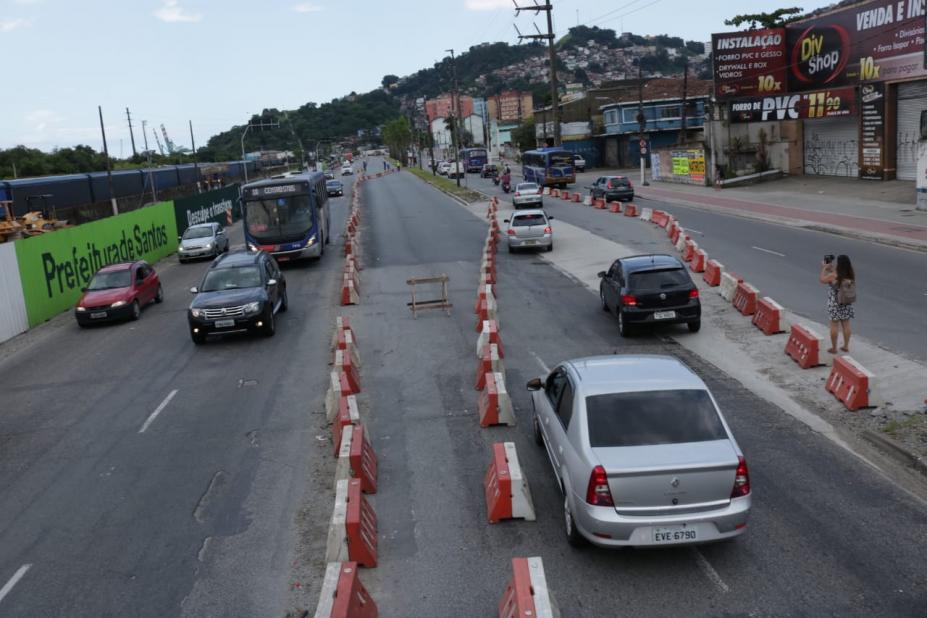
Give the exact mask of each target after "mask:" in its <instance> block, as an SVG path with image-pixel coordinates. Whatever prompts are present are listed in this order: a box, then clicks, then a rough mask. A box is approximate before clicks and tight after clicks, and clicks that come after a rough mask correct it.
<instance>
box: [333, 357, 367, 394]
mask: <svg viewBox="0 0 927 618" xmlns="http://www.w3.org/2000/svg"><path fill="white" fill-rule="evenodd" d="M334 365H335V370H336V371H340V372H342V373H344V375H345V376H346V377H347V379H348V384H349V385H350V387H351V392H352V393H359V392H361V387H360V377H359V376H358V375H357V369H356V368H355V367H354V361H353V360H352V359H351V354H350V353H348V352H347V351H346V350H335V362H334Z"/></svg>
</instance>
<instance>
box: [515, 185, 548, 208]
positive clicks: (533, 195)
mask: <svg viewBox="0 0 927 618" xmlns="http://www.w3.org/2000/svg"><path fill="white" fill-rule="evenodd" d="M541 191H543V189H542V188H541V186H540V185H539V184H537V183H535V182H520V183H518V184H517V185H515V195H513V196H512V205H513V206H515V209H516V210H518V209H519V208H521V207H522V206H533V207H534V208H541V207H542V206H543V205H544V196H543V195H541Z"/></svg>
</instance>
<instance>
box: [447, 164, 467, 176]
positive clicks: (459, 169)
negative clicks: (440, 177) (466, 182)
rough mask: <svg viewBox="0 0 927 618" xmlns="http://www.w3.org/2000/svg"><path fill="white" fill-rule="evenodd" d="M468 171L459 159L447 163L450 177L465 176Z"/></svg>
mask: <svg viewBox="0 0 927 618" xmlns="http://www.w3.org/2000/svg"><path fill="white" fill-rule="evenodd" d="M466 172H467V170H466V169H465V168H464V164H463V163H461V162H459V161H451V162H450V163H448V164H447V177H448V178H463V177H464V176H465V175H466Z"/></svg>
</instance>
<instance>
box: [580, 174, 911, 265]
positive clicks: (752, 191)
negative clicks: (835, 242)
mask: <svg viewBox="0 0 927 618" xmlns="http://www.w3.org/2000/svg"><path fill="white" fill-rule="evenodd" d="M613 173H619V174H622V175H627V176H629V177H630V178H631V180H632V181H636V180H637V179H638V178H639V175H640V172H639V170H620V171H619V170H597V171H596V173H595V174H592V173H586V174H581V175H580V176H579V177H578V178H577V181H576V184H577V185H580V186H584V185H586V184H591V182H592V179H593V177H594V176H597V175H603V174H613ZM648 182H650V183H651V184H650V186H648V187H641V186H640V185H639V184H638V183H637V182H635V192H636V194H637V196H638V197H639V198H642V199H644V200H647V199H652V200H659V201H664V202H671V203H678V204H682V205H687V206H693V207H697V208H705V209H708V210H715V211H722V212H727V213H731V214H736V215H738V216H742V217H751V218H756V219H762V220H767V221H777V222H780V223H784V224H787V225H796V226H801V227H808V228H812V229H817V230H820V231H824V232H830V233H834V234H841V235H844V236H851V237H855V238H862V239H866V240H872V241H876V242H881V243H884V244H889V245H895V246H903V247H906V248H910V249H915V250H918V251H927V212H925V211H919V210H916V209H915V206H914V200H915V198H914V189H913V186H912V185H911V184H910V183H907V182H902V181H887V182H868V181H862V180H858V179H855V178H833V177H820V176H794V177H787V178H784V179H781V180H773V181H768V182H764V183H758V184H755V185H749V186H744V187H737V188H728V189H722V190H720V191H718V190H715V189H714V188H713V187H701V186H695V185H684V184H675V183H670V182H659V181H657V182H653V181H652V180H651V179H650V178H649V170H648ZM908 194H910V200H909V201H906V200H907V197H908Z"/></svg>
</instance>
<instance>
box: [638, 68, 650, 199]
mask: <svg viewBox="0 0 927 618" xmlns="http://www.w3.org/2000/svg"><path fill="white" fill-rule="evenodd" d="M637 126H638V127H639V128H640V132H639V134H640V141H639V142H638V154H639V155H640V160H641V186H642V187H648V186H650V183H648V182H647V178H646V177H645V176H644V167H645V163H644V144H646V143H647V142H646V141H645V140H644V129H645V128H646V127H647V118H646V117H645V116H644V77H643V70H642V69H641V64H640V60H638V63H637Z"/></svg>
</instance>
